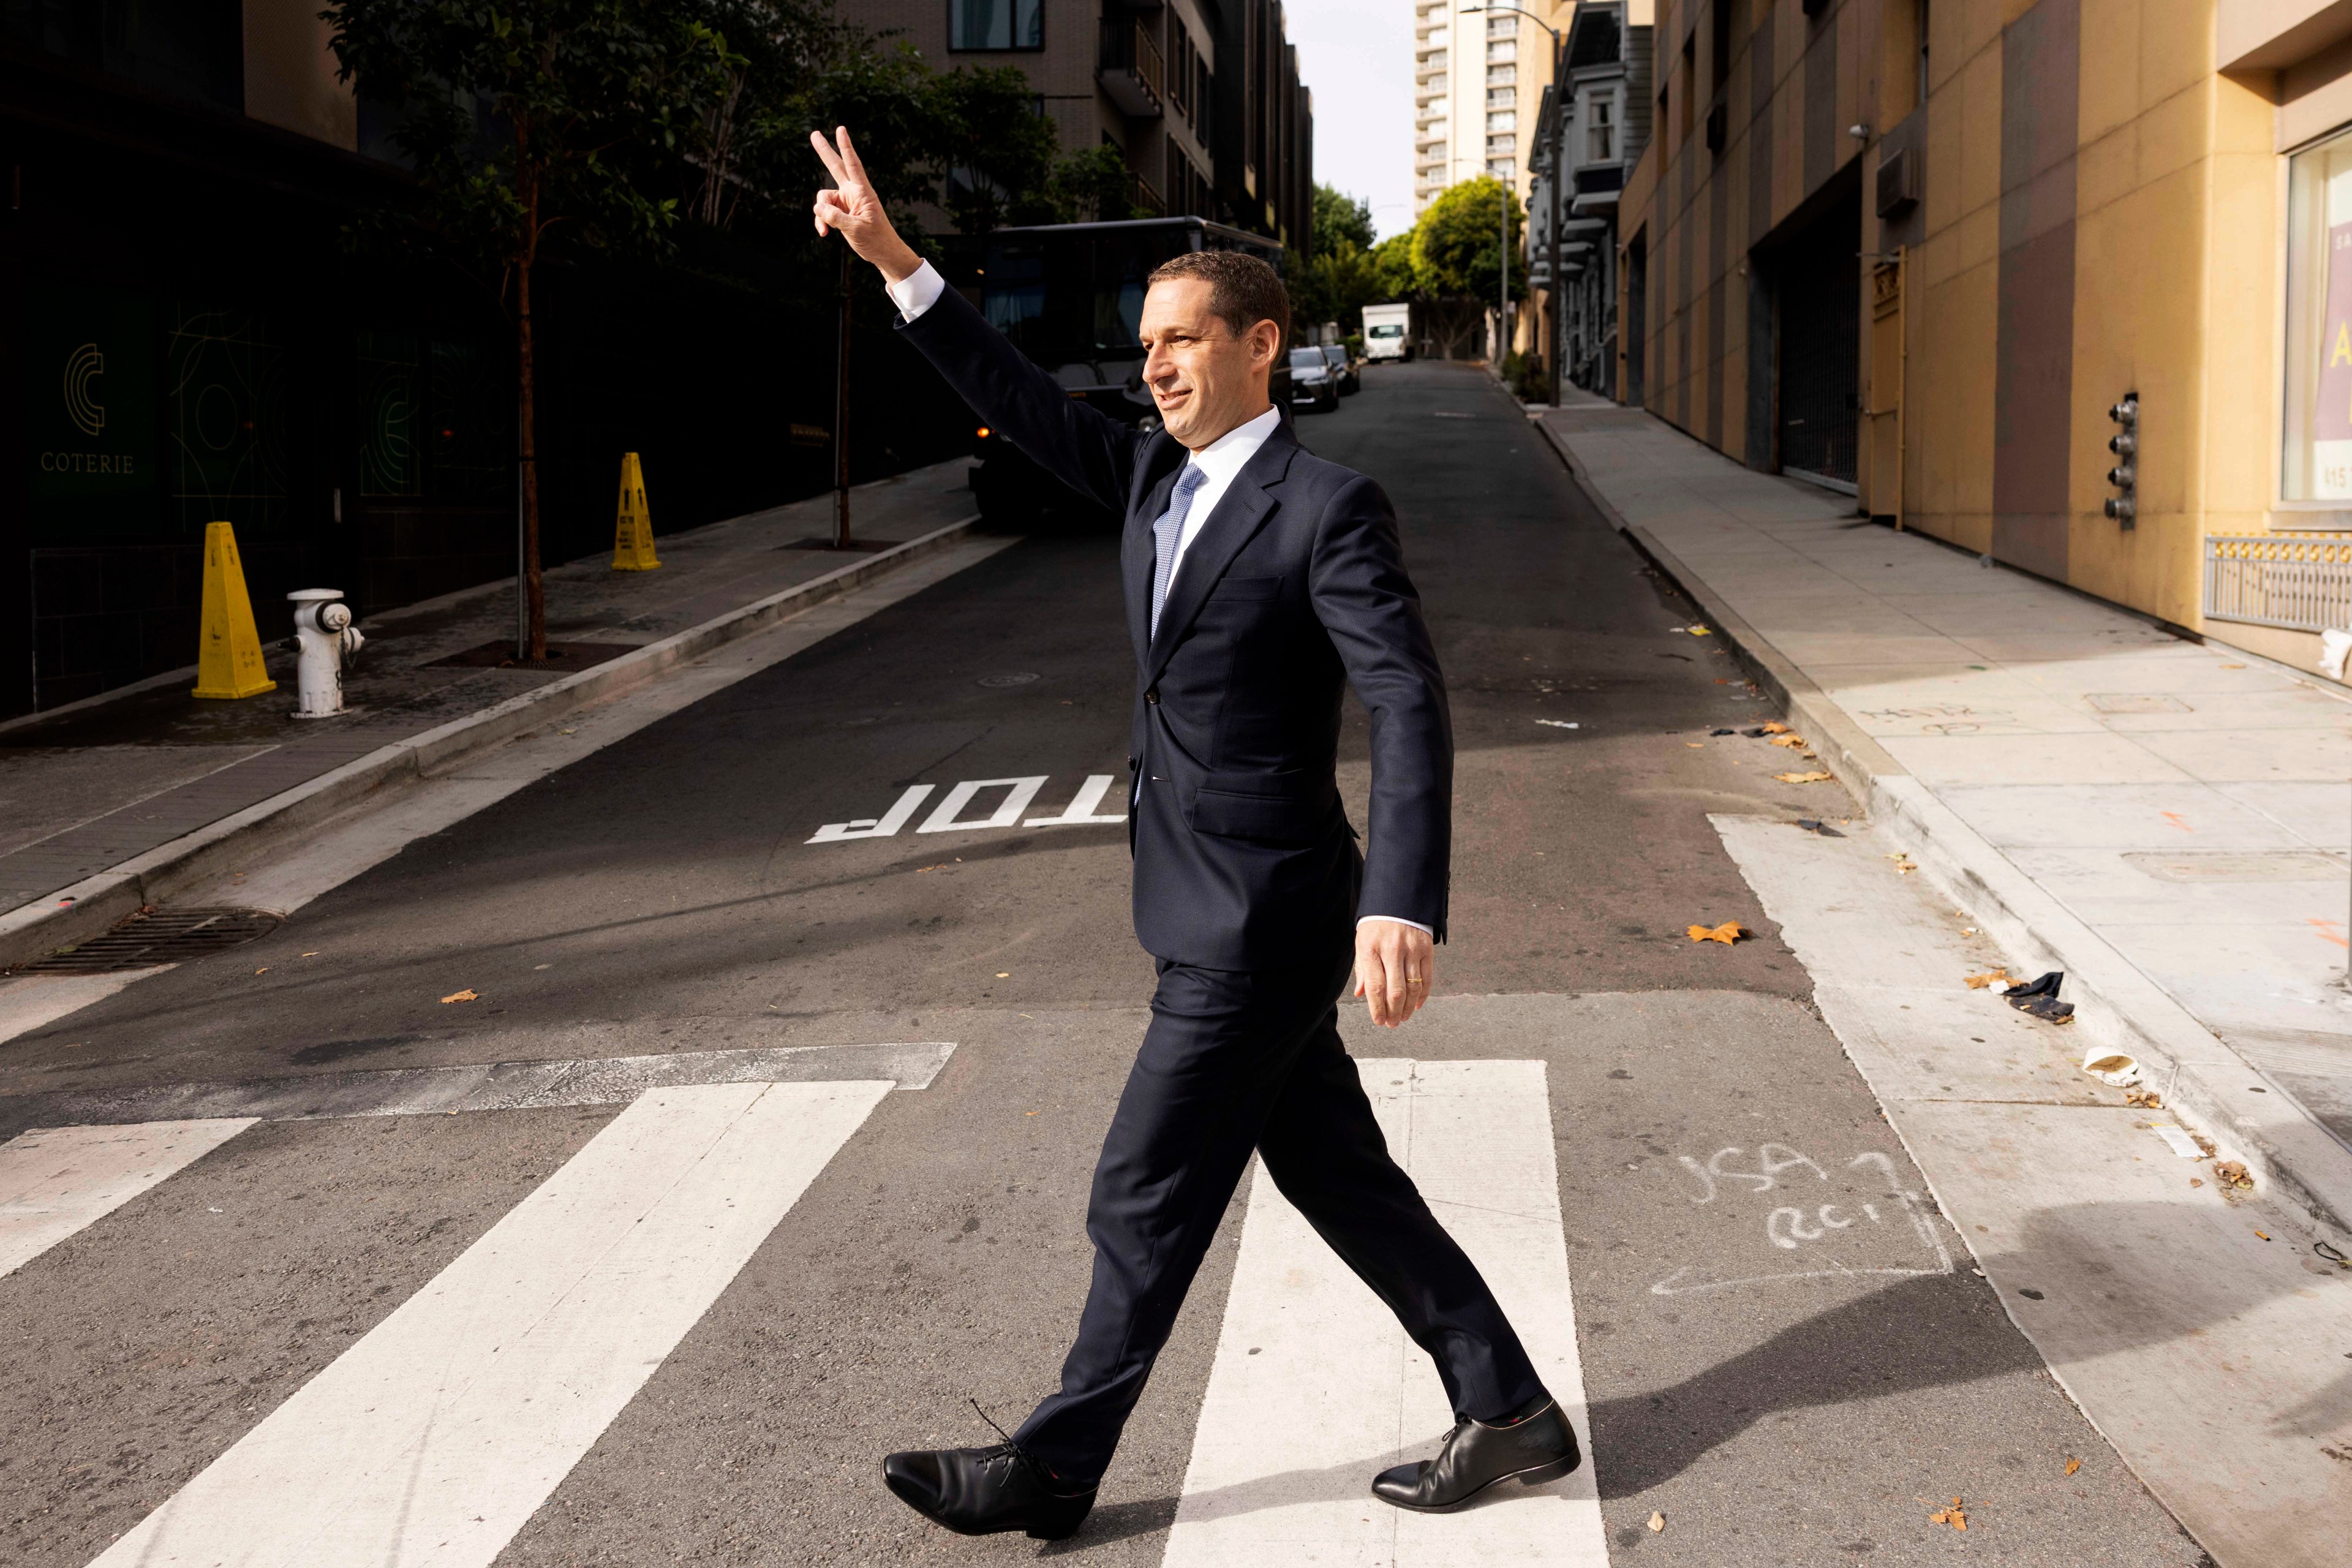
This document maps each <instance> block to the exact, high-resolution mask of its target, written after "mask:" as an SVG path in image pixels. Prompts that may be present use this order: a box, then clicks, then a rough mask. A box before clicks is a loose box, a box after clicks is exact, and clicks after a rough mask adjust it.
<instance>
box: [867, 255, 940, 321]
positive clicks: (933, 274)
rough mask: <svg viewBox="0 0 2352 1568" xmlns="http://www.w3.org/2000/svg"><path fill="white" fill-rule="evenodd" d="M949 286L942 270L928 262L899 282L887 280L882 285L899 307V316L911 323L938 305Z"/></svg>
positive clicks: (893, 302) (892, 301)
mask: <svg viewBox="0 0 2352 1568" xmlns="http://www.w3.org/2000/svg"><path fill="white" fill-rule="evenodd" d="M947 286H948V280H947V279H944V278H942V277H940V269H939V268H936V267H934V266H932V265H931V264H930V263H929V262H928V261H926V262H924V263H923V264H922V265H921V266H920V267H918V268H915V269H914V270H913V271H912V272H909V273H908V274H907V276H906V277H905V278H903V279H899V280H898V282H896V283H893V282H890V281H889V280H888V279H884V281H883V284H882V287H883V288H884V289H887V290H888V292H889V295H890V302H891V303H892V304H894V305H896V306H898V314H900V315H901V316H904V317H905V318H906V319H907V320H908V321H913V320H914V319H915V318H916V317H918V316H919V315H921V314H922V313H923V312H924V311H926V310H929V309H930V308H931V307H932V306H933V305H936V304H938V303H939V302H940V294H941V293H943V292H945V291H946V289H947Z"/></svg>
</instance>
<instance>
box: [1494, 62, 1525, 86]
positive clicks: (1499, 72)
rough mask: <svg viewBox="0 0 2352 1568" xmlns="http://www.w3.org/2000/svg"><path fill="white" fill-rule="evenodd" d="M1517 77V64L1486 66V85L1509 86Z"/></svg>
mask: <svg viewBox="0 0 2352 1568" xmlns="http://www.w3.org/2000/svg"><path fill="white" fill-rule="evenodd" d="M1518 79H1519V68H1518V67H1517V66H1488V67H1487V68H1486V85H1487V86H1488V87H1509V86H1511V85H1512V84H1513V83H1515V82H1517V80H1518Z"/></svg>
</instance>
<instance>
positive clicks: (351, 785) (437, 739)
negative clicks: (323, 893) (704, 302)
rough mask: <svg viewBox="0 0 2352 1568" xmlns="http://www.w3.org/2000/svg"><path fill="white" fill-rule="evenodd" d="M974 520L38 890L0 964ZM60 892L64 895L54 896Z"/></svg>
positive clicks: (901, 562)
mask: <svg viewBox="0 0 2352 1568" xmlns="http://www.w3.org/2000/svg"><path fill="white" fill-rule="evenodd" d="M979 521H980V516H979V514H978V513H974V514H973V515H971V516H970V517H967V518H963V519H961V520H960V521H955V522H951V523H949V524H948V525H947V526H946V527H944V528H939V529H934V530H932V531H930V532H929V533H926V534H922V535H920V536H919V537H917V538H914V539H910V540H908V541H907V542H905V543H903V544H898V545H893V546H892V547H891V548H890V549H888V550H884V551H879V552H876V553H875V554H872V555H869V556H866V557H865V558H864V559H862V560H859V561H854V562H851V563H849V564H847V565H845V566H842V567H840V568H838V569H836V570H835V571H832V572H828V573H826V574H824V575H823V576H821V577H813V578H811V579H810V580H809V581H807V582H805V583H797V584H793V586H792V587H789V588H785V589H783V590H782V591H780V592H778V593H774V594H771V595H768V596H767V597H766V598H764V599H758V600H754V601H753V602H752V603H751V604H749V605H742V606H740V608H737V609H733V610H730V611H728V612H727V613H726V614H725V615H723V616H714V617H713V618H711V619H709V620H707V621H703V622H701V623H699V624H698V625H696V626H688V627H687V628H686V629H685V630H684V631H680V632H674V633H672V634H671V635H670V636H668V637H664V638H662V639H661V640H660V641H659V642H654V643H647V644H646V646H645V647H641V648H636V649H635V650H633V651H631V652H629V653H625V654H624V655H622V656H621V657H620V658H615V659H612V660H610V661H608V662H606V663H604V664H600V665H597V666H595V667H594V668H591V669H583V670H582V671H580V672H579V673H578V674H576V675H567V676H565V677H563V678H562V679H560V680H554V681H550V682H549V683H548V684H547V685H545V686H541V687H535V688H533V689H530V690H529V691H525V692H522V693H520V694H518V695H517V696H514V697H511V698H509V699H508V700H506V701H504V702H501V703H499V704H498V705H497V706H496V707H492V708H485V709H483V710H480V711H479V712H476V713H469V714H467V715H466V716H465V717H464V718H462V719H453V720H451V721H449V722H448V723H446V724H443V725H441V726H439V727H438V728H436V729H432V730H427V731H425V732H424V733H423V734H420V735H411V736H408V737H407V738H405V739H404V740H399V741H394V742H391V743H390V744H388V745H384V746H382V747H379V748H378V749H376V750H375V751H373V752H369V753H368V754H367V755H366V756H363V757H358V758H354V759H353V760H352V761H351V762H348V763H344V764H343V765H342V766H341V767H339V768H336V769H334V770H332V771H331V772H329V773H321V774H320V775H319V776H318V777H316V778H314V779H310V780H308V781H307V782H305V783H302V784H297V785H295V786H294V787H293V788H292V789H289V790H285V791H282V792H280V793H279V794H278V795H272V796H270V797H269V798H268V799H267V800H263V801H257V802H256V803H254V804H253V805H249V806H247V807H246V808H245V809H244V810H242V811H239V812H236V813H233V814H231V815H230V816H224V817H222V818H221V819H220V820H218V821H217V822H213V823H209V824H207V825H206V826H203V827H200V828H197V829H196V830H195V831H194V832H193V833H187V834H184V835H182V836H181V837H178V838H174V839H173V840H172V841H171V842H170V843H168V844H161V845H158V846H156V847H154V848H152V849H150V850H147V851H145V852H144V853H142V854H140V855H137V856H134V857H133V858H131V859H128V860H125V861H123V862H122V863H121V865H119V866H113V867H110V868H108V869H106V870H103V871H100V872H98V873H96V874H95V875H93V876H89V877H86V878H84V879H82V880H80V881H79V882H76V883H74V884H73V885H72V886H70V887H67V888H60V889H57V890H56V891H55V892H52V893H48V894H45V895H43V901H42V902H40V903H37V904H26V905H23V906H21V907H20V908H17V909H14V910H9V911H8V912H7V913H6V914H5V915H0V970H5V969H8V968H13V967H15V966H16V965H19V964H24V963H33V962H35V961H37V960H39V959H42V958H45V957H47V956H48V955H49V954H50V953H52V952H57V951H58V949H60V948H64V947H70V946H72V945H73V944H75V943H76V942H81V941H82V940H84V939H86V938H88V937H91V936H95V935H97V934H98V933H99V932H100V931H104V930H106V929H107V928H108V927H109V926H111V925H112V924H114V922H115V921H119V920H121V919H122V918H123V917H124V916H125V915H129V914H132V913H135V912H136V911H137V910H139V909H140V908H141V907H142V906H143V905H147V904H152V903H160V902H162V901H163V900H166V899H168V898H169V897H170V896H171V895H172V894H173V891H175V890H177V889H184V888H186V887H188V886H189V885H190V884H192V883H194V882H196V881H199V880H202V879H205V878H208V877H212V876H216V875H218V874H219V873H220V872H221V871H223V870H225V869H226V868H227V867H228V866H229V865H230V864H231V863H232V862H233V861H236V860H238V859H242V858H246V857H248V856H250V855H251V854H252V853H254V852H255V851H256V850H258V849H263V848H267V847H269V846H270V845H273V844H276V843H278V842H280V841H282V840H284V839H286V838H288V837H292V836H293V835H295V834H297V833H299V832H300V831H301V830H302V829H304V828H307V827H309V826H312V825H314V824H316V823H318V822H320V820H322V819H324V818H326V817H328V816H332V815H334V814H335V813H337V812H339V811H341V810H343V809H344V808H345V807H347V806H349V805H352V803H353V802H355V801H358V800H360V799H362V798H363V797H365V796H367V795H370V794H372V793H373V792H375V791H377V790H380V789H383V788H384V787H386V786H387V785H394V786H396V785H399V784H408V783H413V782H415V781H416V780H419V779H425V778H430V777H431V776H433V775H434V774H435V773H438V772H441V771H444V770H446V769H447V768H449V767H451V766H453V765H455V764H457V763H461V762H464V761H466V760H467V759H468V758H471V757H473V756H475V755H477V754H478V753H479V752H484V751H487V750H488V749H489V748H490V747H492V746H496V745H499V744H502V743H503V742H507V741H510V740H512V739H514V738H515V737H516V736H518V735H520V734H522V733H523V732H525V731H529V730H532V729H535V728H537V727H538V726H540V725H541V724H543V723H545V722H547V721H550V720H551V719H558V718H562V716H563V715H565V714H567V713H570V712H572V711H574V710H578V709H581V708H584V707H587V706H589V705H590V704H592V703H595V702H602V701H604V700H608V699H610V698H614V697H617V696H619V695H621V694H622V693H624V692H625V691H629V690H632V689H635V688H636V687H639V686H642V685H645V684H646V683H647V682H649V681H651V680H652V679H655V678H656V677H657V676H659V675H661V674H662V673H664V672H665V671H667V670H669V669H672V668H676V667H677V666H678V665H681V664H685V663H688V662H689V661H690V660H693V659H696V658H700V657H701V656H702V655H704V654H706V653H709V652H710V651H711V650H712V649H714V648H718V647H724V646H726V645H727V644H729V643H731V642H735V641H737V640H739V639H740V638H742V637H750V636H751V635H752V634H753V633H755V632H761V631H765V630H766V629H767V628H768V627H770V626H773V625H775V624H776V623H777V622H779V621H781V620H783V619H784V618H785V617H787V616H792V615H796V614H798V613H799V612H800V611H802V610H805V609H807V608H809V607H810V606H811V605H818V604H822V603H824V601H825V600H827V599H833V598H838V597H839V596H840V595H844V594H846V593H848V592H850V591H851V590H853V589H856V588H860V587H863V586H864V585H866V584H868V583H871V582H873V581H874V580H875V579H877V578H878V577H885V576H887V575H888V574H891V573H892V572H895V571H897V570H898V568H900V567H902V566H907V565H910V564H912V563H915V562H917V561H920V560H922V559H924V558H925V557H926V556H930V555H936V554H939V553H940V552H942V551H944V550H948V549H950V548H952V547H953V546H955V545H956V544H959V543H961V542H962V541H963V539H964V538H965V536H966V535H968V534H969V533H971V531H972V528H973V527H974V525H976V524H977V523H978V522H979ZM68 899H69V900H72V902H71V903H69V904H64V903H60V902H59V900H68Z"/></svg>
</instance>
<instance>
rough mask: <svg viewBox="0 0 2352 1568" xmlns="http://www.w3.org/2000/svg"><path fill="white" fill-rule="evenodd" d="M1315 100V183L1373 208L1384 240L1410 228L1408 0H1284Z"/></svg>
mask: <svg viewBox="0 0 2352 1568" xmlns="http://www.w3.org/2000/svg"><path fill="white" fill-rule="evenodd" d="M1283 16H1284V19H1285V21H1286V22H1287V23H1288V25H1289V30H1290V41H1291V42H1292V43H1293V44H1296V45H1297V47H1298V75H1299V78H1300V79H1301V80H1303V81H1305V82H1306V84H1307V88H1308V89H1310V90H1311V91H1312V92H1313V93H1314V95H1315V178H1316V180H1317V182H1318V183H1319V184H1326V185H1334V186H1337V187H1338V188H1339V189H1340V190H1342V191H1345V192H1347V193H1348V194H1349V195H1351V196H1360V197H1362V198H1363V199H1364V200H1366V201H1369V202H1370V203H1371V204H1372V226H1373V227H1374V229H1375V230H1376V231H1377V232H1378V233H1379V235H1380V237H1381V238H1383V239H1385V238H1387V237H1389V236H1390V235H1392V234H1396V233H1399V232H1401V231H1402V230H1404V229H1408V228H1411V227H1412V0H1286V4H1285V5H1284V6H1283Z"/></svg>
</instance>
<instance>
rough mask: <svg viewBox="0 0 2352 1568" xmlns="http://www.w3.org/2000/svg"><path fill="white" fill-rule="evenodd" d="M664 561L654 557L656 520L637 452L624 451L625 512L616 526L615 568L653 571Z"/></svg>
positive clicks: (623, 489)
mask: <svg viewBox="0 0 2352 1568" xmlns="http://www.w3.org/2000/svg"><path fill="white" fill-rule="evenodd" d="M660 566H661V563H660V562H658V561H656V560H655V559H654V520H653V516H652V514H651V513H650V512H648V511H647V510H646V476H645V471H644V470H643V469H641V468H638V467H637V455H636V454H635V452H624V453H622V454H621V515H620V518H619V521H616V522H615V523H614V525H613V570H614V571H615V572H652V571H656V570H658V569H659V568H660Z"/></svg>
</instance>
